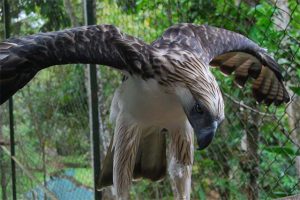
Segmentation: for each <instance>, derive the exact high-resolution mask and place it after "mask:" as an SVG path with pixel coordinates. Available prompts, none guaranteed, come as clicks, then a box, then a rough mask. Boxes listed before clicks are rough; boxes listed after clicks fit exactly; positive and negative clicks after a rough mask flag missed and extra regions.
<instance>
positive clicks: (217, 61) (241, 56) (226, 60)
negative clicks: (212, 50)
mask: <svg viewBox="0 0 300 200" xmlns="http://www.w3.org/2000/svg"><path fill="white" fill-rule="evenodd" d="M210 64H211V65H212V66H219V67H220V70H221V71H222V72H223V73H224V74H226V75H230V74H232V73H234V75H235V79H234V81H235V83H237V84H238V85H239V86H241V87H244V85H245V83H246V81H247V80H248V79H249V78H253V79H254V81H253V84H252V91H253V95H254V97H255V99H256V100H257V101H258V102H262V101H264V102H265V103H266V104H267V105H269V104H271V103H272V102H274V104H276V105H278V104H281V103H283V102H288V101H289V95H288V93H287V91H286V89H285V88H284V86H283V83H282V78H281V75H280V74H279V75H278V74H277V73H278V72H277V71H275V72H274V71H273V70H272V68H270V67H268V66H265V65H263V64H262V63H261V61H259V60H258V59H257V58H256V57H254V56H252V55H250V54H248V53H244V52H230V53H225V54H223V55H220V56H217V57H216V58H214V59H213V60H212V61H211V63H210ZM276 74H277V75H276Z"/></svg>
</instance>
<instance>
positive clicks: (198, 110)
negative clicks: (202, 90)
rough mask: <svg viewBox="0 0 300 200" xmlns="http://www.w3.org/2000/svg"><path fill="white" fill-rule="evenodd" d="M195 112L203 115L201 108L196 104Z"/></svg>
mask: <svg viewBox="0 0 300 200" xmlns="http://www.w3.org/2000/svg"><path fill="white" fill-rule="evenodd" d="M195 110H196V112H197V113H199V114H203V113H204V111H203V109H202V106H201V105H200V104H199V103H197V104H196V105H195Z"/></svg>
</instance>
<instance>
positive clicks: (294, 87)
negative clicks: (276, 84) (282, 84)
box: [290, 86, 300, 96]
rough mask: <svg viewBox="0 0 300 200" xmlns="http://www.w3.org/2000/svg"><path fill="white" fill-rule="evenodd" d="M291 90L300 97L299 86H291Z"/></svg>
mask: <svg viewBox="0 0 300 200" xmlns="http://www.w3.org/2000/svg"><path fill="white" fill-rule="evenodd" d="M290 89H291V90H292V91H293V92H294V93H295V94H297V95H298V96H300V87H297V86H290Z"/></svg>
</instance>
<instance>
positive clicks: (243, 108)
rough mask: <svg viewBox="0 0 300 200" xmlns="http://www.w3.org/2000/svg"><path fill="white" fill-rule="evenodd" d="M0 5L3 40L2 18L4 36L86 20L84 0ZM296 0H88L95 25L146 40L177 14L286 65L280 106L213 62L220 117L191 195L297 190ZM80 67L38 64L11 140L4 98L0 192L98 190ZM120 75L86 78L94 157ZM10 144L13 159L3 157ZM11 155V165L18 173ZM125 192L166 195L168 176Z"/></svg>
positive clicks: (197, 164) (47, 194)
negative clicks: (94, 114)
mask: <svg viewBox="0 0 300 200" xmlns="http://www.w3.org/2000/svg"><path fill="white" fill-rule="evenodd" d="M87 1H89V0H87ZM91 2H92V1H91ZM5 3H6V4H7V5H9V9H8V10H9V15H7V16H9V17H8V18H5V16H4V10H5V9H4V4H5ZM1 4H2V5H1V10H0V16H1V24H3V26H0V38H1V40H4V38H5V34H4V33H5V28H4V27H5V26H4V25H5V23H6V25H7V24H9V26H10V36H11V37H18V36H22V35H28V34H33V33H36V32H39V31H53V30H59V29H64V28H67V27H74V26H80V25H84V23H85V19H84V18H85V17H84V7H85V4H84V2H83V1H82V0H51V1H31V0H22V1H19V0H7V1H1ZM299 4H300V3H299V1H298V0H263V1H259V0H212V1H208V0H99V1H95V2H94V6H93V8H94V10H93V11H95V13H96V23H97V24H114V25H116V26H117V27H118V28H120V29H121V30H122V31H123V32H125V33H128V34H130V35H133V36H136V37H139V38H141V39H143V40H145V41H147V42H148V43H151V42H152V41H154V40H155V39H156V38H158V37H160V36H161V34H162V33H163V32H164V30H165V29H167V28H168V27H169V26H171V25H174V24H177V23H181V22H188V23H195V24H209V25H212V26H217V27H222V28H226V29H228V30H232V31H235V32H238V33H241V34H243V35H245V36H247V37H248V38H250V39H252V40H253V41H255V42H256V43H257V44H259V45H260V46H262V47H264V48H266V49H267V51H268V52H269V53H270V54H271V55H272V56H273V57H274V58H275V60H277V61H278V63H279V64H280V65H281V66H282V68H283V75H284V79H285V85H286V87H287V88H288V90H289V92H290V95H291V102H290V103H288V104H286V105H282V106H280V107H275V106H274V105H271V106H269V107H267V106H264V105H259V104H258V103H256V102H255V101H254V100H253V98H252V94H251V88H250V87H249V86H248V87H245V88H244V89H242V90H241V89H239V88H238V87H236V85H235V84H234V82H233V80H232V78H231V77H230V76H229V77H225V76H223V75H222V74H220V73H219V71H218V70H215V69H212V70H213V73H214V75H215V76H216V77H217V80H218V83H219V86H220V88H221V90H222V94H223V97H224V99H225V102H226V105H225V110H226V119H225V121H224V122H223V124H222V126H221V127H220V128H219V129H218V132H217V135H216V137H215V139H214V141H213V143H212V144H211V145H210V146H209V147H208V148H207V149H205V150H203V151H195V157H194V159H195V161H194V164H193V170H192V189H191V190H192V192H191V199H278V198H283V199H300V185H299V180H300V148H299V147H300V146H299V145H300V98H299V96H300V87H299V81H300V51H299V44H300V5H299ZM86 69H87V68H86V67H85V66H83V65H67V66H56V67H52V68H49V69H46V70H43V71H42V72H40V73H39V74H38V75H37V76H36V77H35V78H34V80H33V81H31V82H30V84H29V85H28V86H26V87H24V88H23V89H22V90H20V91H19V92H17V93H16V94H15V95H14V97H13V118H14V119H13V122H14V137H15V143H14V144H10V142H9V141H10V135H11V129H10V119H12V118H11V117H12V115H11V113H10V112H9V111H10V109H9V105H8V103H5V104H3V105H1V107H0V108H1V110H0V117H1V118H0V141H2V145H1V148H0V179H1V180H0V197H1V199H3V200H7V199H13V196H14V195H16V196H15V197H14V198H16V199H46V198H48V199H52V198H53V196H54V197H55V198H57V199H60V200H66V199H72V200H77V199H78V200H89V199H94V198H95V197H94V190H93V182H94V180H93V178H94V177H93V168H92V164H91V163H92V149H91V146H92V142H91V139H90V128H89V121H90V120H92V119H91V117H90V115H89V101H88V99H89V98H88V97H89V95H90V93H89V89H88V88H89V86H88V83H87V82H88V81H87V80H88V78H87V76H88V71H87V70H86ZM121 81H122V77H121V75H120V73H118V72H116V71H114V70H111V69H108V68H107V67H104V66H97V83H96V82H94V83H93V84H95V85H96V86H97V87H98V110H99V122H100V127H99V132H100V143H99V144H96V145H99V146H100V149H101V158H104V156H105V153H106V150H107V148H108V145H109V142H110V138H111V137H112V134H113V127H112V125H111V124H110V122H109V120H108V116H109V108H110V102H111V100H112V95H113V92H114V90H115V89H116V88H117V87H118V85H120V83H121ZM248 85H250V84H248ZM11 108H12V107H11ZM12 146H14V148H15V156H14V157H13V158H14V161H15V162H11V160H10V159H11V153H10V149H11V147H12ZM11 163H15V165H16V168H15V169H16V174H12V169H13V168H14V167H13V166H12V165H11ZM99 169H100V167H99ZM14 176H15V180H16V181H15V182H14V183H13V182H12V177H14ZM13 188H15V189H16V190H14V189H13ZM52 195H53V196H52ZM130 195H131V198H132V199H172V198H173V193H172V185H171V184H170V181H169V178H168V177H167V178H165V179H164V180H163V181H161V182H151V181H148V180H141V181H138V182H134V183H133V185H132V187H131V192H130ZM297 195H299V196H297ZM114 198H115V196H114V191H113V189H111V188H107V189H105V190H104V191H103V195H102V199H114Z"/></svg>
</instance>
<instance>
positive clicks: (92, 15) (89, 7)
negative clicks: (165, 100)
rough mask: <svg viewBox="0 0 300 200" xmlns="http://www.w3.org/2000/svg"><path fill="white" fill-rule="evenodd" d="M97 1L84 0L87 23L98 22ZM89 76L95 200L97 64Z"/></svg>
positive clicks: (97, 195) (97, 173) (97, 198)
mask: <svg viewBox="0 0 300 200" xmlns="http://www.w3.org/2000/svg"><path fill="white" fill-rule="evenodd" d="M95 5H96V2H95V1H94V0H84V13H85V24H86V25H92V24H95V23H96V9H95ZM88 77H89V90H90V91H89V116H90V133H91V144H92V160H93V172H94V192H95V200H100V199H102V193H101V192H100V191H97V189H96V185H97V180H98V178H99V177H100V167H101V158H100V155H101V154H100V132H99V112H98V93H97V91H98V85H97V71H96V65H94V64H89V65H88Z"/></svg>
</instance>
